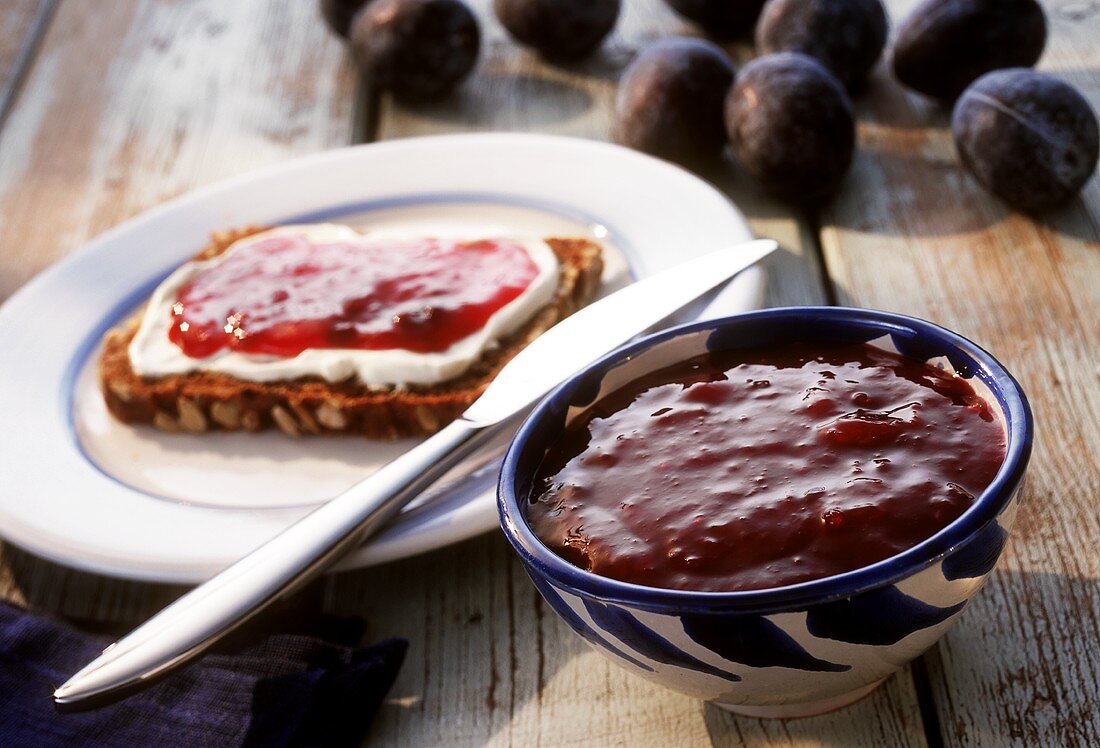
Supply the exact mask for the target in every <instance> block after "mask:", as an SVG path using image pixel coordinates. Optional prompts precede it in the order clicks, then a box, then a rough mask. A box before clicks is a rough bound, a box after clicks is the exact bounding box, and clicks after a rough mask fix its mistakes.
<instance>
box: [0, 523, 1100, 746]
mask: <svg viewBox="0 0 1100 748" xmlns="http://www.w3.org/2000/svg"><path fill="white" fill-rule="evenodd" d="M0 564H2V566H0V568H5V569H6V570H7V572H6V574H0V588H2V589H3V591H4V592H5V595H6V596H7V597H8V598H13V599H16V600H17V601H19V602H25V603H27V604H30V605H32V606H34V607H37V608H40V609H45V610H48V611H51V612H55V613H60V614H63V615H65V616H67V617H70V618H73V619H76V620H78V621H79V622H80V623H82V624H83V625H85V626H89V625H91V626H93V627H94V628H96V629H97V630H101V631H109V632H111V633H120V632H121V631H124V630H125V629H126V628H129V627H131V626H133V625H134V624H136V623H138V622H140V621H141V620H143V619H144V618H146V617H148V616H149V615H151V614H153V613H155V612H156V611H157V610H159V609H160V608H161V607H163V606H164V605H166V604H168V603H169V602H171V600H172V599H174V598H175V597H176V596H177V595H179V594H180V593H181V592H183V591H184V589H185V588H183V587H180V586H175V585H154V584H144V583H136V582H126V581H120V580H111V579H107V578H104V577H98V576H95V575H91V574H86V573H83V572H78V571H73V570H69V569H65V568H63V567H60V566H57V565H55V564H52V563H50V562H47V561H43V560H41V559H38V558H35V557H33V556H31V555H29V554H27V553H25V552H23V551H20V550H18V549H15V548H11V547H5V548H4V549H3V551H2V553H0ZM1098 609H1100V580H1096V579H1087V578H1078V577H1068V576H1064V575H1059V574H1051V573H1036V572H1021V571H1015V570H1000V571H998V572H997V573H996V574H995V575H994V576H993V578H992V579H991V581H990V583H989V585H988V586H987V588H986V589H985V590H983V591H982V593H981V594H979V595H978V596H977V597H976V598H975V599H974V601H973V602H972V603H971V605H970V606H969V608H968V609H967V611H966V612H965V614H964V615H963V617H962V619H961V620H960V622H959V623H958V624H957V625H956V627H955V628H954V629H952V631H951V633H950V634H949V635H948V636H947V638H946V639H945V640H944V641H943V642H941V644H940V645H939V647H938V648H937V649H934V650H932V653H931V654H929V655H927V656H926V657H925V662H926V664H927V667H926V669H927V677H925V675H924V674H923V671H922V672H921V673H919V674H921V678H920V679H918V681H920V688H918V687H917V685H915V683H914V679H913V677H912V675H911V674H910V671H909V670H908V669H907V670H904V671H902V672H901V673H900V674H899V675H898V676H895V677H894V678H891V679H890V680H889V681H888V682H887V683H886V684H885V685H884V686H883V687H882V688H880V689H878V690H877V691H875V692H874V693H873V694H872V695H871V696H869V697H868V698H866V699H864V700H863V701H861V702H859V703H857V704H855V705H853V706H852V707H849V708H847V709H844V710H841V711H839V712H834V713H832V714H829V715H823V716H820V717H813V718H808V719H800V720H790V721H772V720H757V719H749V718H743V717H737V716H735V715H732V714H729V713H728V712H725V711H723V710H720V709H718V708H716V707H712V706H707V705H702V704H700V703H699V702H697V701H694V700H691V699H688V698H687V697H683V696H679V695H677V694H673V693H671V692H668V691H664V690H663V689H660V688H659V687H656V686H654V685H652V684H649V683H647V682H646V681H644V680H642V679H640V678H635V677H633V676H631V675H629V674H628V673H626V672H625V671H622V670H620V669H619V668H617V667H615V666H613V665H611V664H610V663H607V662H606V661H604V660H603V659H602V658H601V657H599V656H598V655H595V654H594V653H592V652H591V651H590V650H588V648H587V647H586V646H585V645H584V644H583V643H582V642H581V641H580V639H579V638H578V637H576V636H574V635H573V634H572V632H570V631H569V630H568V629H567V628H566V626H565V625H564V624H562V623H561V621H559V620H558V618H557V617H556V616H555V615H554V614H553V612H551V611H550V610H549V608H547V607H546V605H545V604H544V603H543V601H542V599H541V597H540V596H539V595H538V593H537V591H536V590H535V588H534V586H533V585H532V584H531V583H530V580H528V579H527V577H526V574H525V573H524V572H523V570H522V568H521V567H520V565H519V563H518V561H517V560H516V559H515V558H514V555H513V553H512V551H511V549H510V548H509V547H508V545H507V542H506V541H505V540H504V538H503V537H502V536H500V535H499V534H498V533H492V534H489V535H486V536H482V537H479V538H475V539H473V540H469V541H466V542H464V543H460V544H457V545H455V546H452V547H449V548H445V549H441V550H439V551H435V552H433V553H428V554H425V555H422V556H418V557H416V558H411V559H407V560H404V561H400V562H396V563H392V564H387V565H384V566H380V567H375V568H371V569H364V570H360V571H355V572H348V573H344V574H339V575H336V576H333V577H329V578H327V579H326V580H324V581H323V582H321V583H318V584H316V585H311V587H310V588H309V589H308V590H307V591H305V592H304V593H302V594H301V595H299V596H297V597H296V598H295V599H294V600H293V601H292V604H291V606H289V607H288V608H287V609H283V610H280V611H275V612H273V614H272V616H271V617H270V618H269V620H270V621H271V622H272V627H273V628H277V627H279V626H285V625H287V624H288V623H289V621H290V620H291V619H294V618H295V617H296V616H298V615H299V614H301V615H308V614H309V613H314V614H315V613H316V612H317V611H319V610H324V611H325V612H329V613H336V614H338V615H355V616H362V617H363V618H365V619H366V620H367V623H368V632H367V637H366V638H367V640H376V639H380V638H384V637H388V636H403V637H406V638H408V639H409V641H410V648H409V654H408V658H407V659H406V662H405V665H404V667H403V668H402V672H401V675H400V677H399V679H398V682H397V683H396V684H395V686H394V688H393V690H392V692H391V694H390V697H389V699H388V700H387V704H386V706H385V707H384V708H383V711H382V712H381V713H380V715H379V718H378V722H377V724H376V727H375V728H374V731H373V733H372V734H373V736H374V738H375V739H378V740H380V742H381V743H384V744H388V743H389V742H394V743H397V744H403V745H414V744H421V745H425V744H439V743H442V742H454V740H455V739H457V740H458V741H459V742H462V741H464V740H465V741H467V742H471V743H477V744H482V743H485V742H518V743H519V744H522V743H523V740H524V738H525V736H533V735H537V734H540V732H539V731H540V730H545V729H548V727H549V725H550V723H554V724H556V725H557V727H554V728H553V731H554V733H555V734H557V735H559V737H562V738H563V739H564V738H565V737H566V735H567V734H568V735H575V736H577V737H580V736H581V735H588V736H589V737H593V736H598V735H599V734H606V736H608V737H611V736H613V735H615V734H617V733H616V732H615V731H616V730H621V729H624V724H625V723H624V720H626V722H629V723H630V724H634V723H637V724H635V725H634V727H632V728H630V730H628V732H631V731H633V733H634V734H641V733H638V730H642V728H643V727H644V725H645V723H646V721H647V720H664V721H665V722H670V721H671V722H674V723H675V724H678V725H682V726H683V728H684V729H685V730H687V732H688V733H691V734H692V735H694V736H695V737H694V738H693V740H692V741H691V742H698V740H699V739H702V738H709V740H710V741H712V742H713V743H714V744H715V745H731V746H732V745H752V744H768V743H773V744H774V743H780V744H801V743H803V742H806V743H813V744H821V745H850V744H852V742H853V741H855V742H856V743H860V742H861V741H862V742H866V741H868V740H870V741H871V742H870V743H867V744H874V740H875V739H876V738H875V737H874V736H876V735H877V736H879V737H881V738H882V740H885V741H887V742H889V741H891V740H895V739H896V738H897V736H899V735H905V736H907V737H909V738H912V739H911V740H910V741H909V742H910V743H911V744H913V745H920V744H923V735H924V729H925V725H926V724H930V725H931V726H932V728H933V729H936V730H938V729H939V728H938V727H937V725H939V724H942V725H943V732H944V733H945V734H950V735H955V736H959V737H960V739H966V738H968V737H971V738H972V737H974V736H981V737H983V739H984V738H985V737H988V738H989V739H990V740H991V741H992V742H997V740H998V739H1000V738H1004V739H1008V737H1009V736H1011V735H1016V736H1029V735H1030V736H1035V737H1036V738H1037V739H1038V740H1040V741H1041V738H1042V735H1043V734H1045V731H1046V730H1051V729H1053V730H1054V731H1055V734H1062V735H1064V736H1070V735H1073V734H1077V733H1076V732H1075V731H1077V730H1079V729H1080V726H1081V725H1087V724H1089V723H1090V720H1093V719H1094V718H1095V715H1090V714H1087V713H1084V712H1082V711H1081V710H1084V709H1087V708H1089V707H1088V706H1087V705H1090V704H1095V703H1097V701H1100V686H1098V685H1097V684H1098V683H1100V678H1098V677H1097V676H1098V675H1100V654H1098V653H1097V652H1095V651H1090V650H1088V642H1087V636H1082V635H1077V636H1076V637H1075V635H1074V634H1073V633H1072V630H1073V629H1074V628H1075V627H1077V628H1079V627H1082V626H1089V625H1091V624H1090V621H1091V622H1095V611H1096V610H1098ZM1043 611H1046V613H1045V614H1044V613H1043ZM1090 611H1091V613H1090ZM1055 618H1056V619H1057V620H1055ZM1061 629H1067V630H1068V631H1062V630H1061ZM1044 632H1046V634H1044ZM1052 632H1053V633H1052ZM1074 640H1077V641H1080V642H1081V648H1080V651H1076V650H1075V651H1069V649H1065V648H1063V649H1059V648H1057V647H1054V646H1053V644H1052V643H1053V642H1056V641H1057V642H1063V643H1064V642H1067V641H1074ZM1060 659H1061V660H1072V661H1073V662H1072V663H1062V664H1061V666H1060V667H1053V668H1051V669H1050V671H1052V672H1069V671H1074V670H1076V671H1077V672H1080V674H1081V679H1080V681H1079V682H1061V681H1058V680H1056V679H1054V680H1052V679H1051V678H1049V677H1047V672H1048V670H1047V669H1046V668H1044V667H1042V666H1041V663H1048V664H1050V663H1051V662H1052V661H1054V660H1060ZM956 689H961V692H960V693H956ZM987 689H992V690H994V691H996V692H998V693H1000V694H1001V695H1000V696H998V697H997V698H996V702H997V704H998V706H997V713H998V714H999V715H1000V716H999V718H998V723H997V724H992V723H988V724H987V723H985V722H982V721H981V720H977V719H975V717H974V716H973V714H974V711H973V709H971V708H970V706H972V705H968V704H967V703H962V702H959V697H960V696H961V695H962V694H965V693H974V692H975V690H977V691H979V692H984V691H986V690H987ZM1005 689H1007V692H1005ZM933 700H934V701H935V704H936V705H937V708H935V709H934V710H933V708H932V707H931V703H932V701H933ZM918 702H924V703H923V706H924V711H925V714H924V715H923V716H922V714H921V710H920V709H918V708H917V704H918ZM1066 705H1070V706H1072V705H1076V707H1073V708H1069V709H1067V708H1066ZM929 712H934V713H933V714H932V715H931V717H930V715H929ZM1079 712H1080V713H1079ZM929 719H931V722H929ZM563 720H564V721H567V722H570V724H569V725H568V726H563V724H564V723H563ZM456 730H458V731H459V732H460V733H461V734H460V735H457V733H456V732H455V731H456ZM642 732H644V730H643V731H642ZM987 733H988V734H987ZM456 735H457V737H456Z"/></svg>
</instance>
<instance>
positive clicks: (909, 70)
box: [894, 0, 1047, 102]
mask: <svg viewBox="0 0 1100 748" xmlns="http://www.w3.org/2000/svg"><path fill="white" fill-rule="evenodd" d="M1046 40H1047V22H1046V17H1045V16H1044V15H1043V9H1042V7H1041V6H1040V5H1039V3H1037V2H1036V1H1035V0H925V2H923V3H921V4H920V5H918V6H917V7H916V8H915V9H914V10H913V12H912V13H911V14H910V15H909V17H908V18H906V19H905V21H904V22H903V23H902V24H901V26H900V28H898V36H897V39H896V40H895V41H894V75H895V76H897V79H898V80H899V81H901V82H902V83H903V84H905V85H906V86H908V87H909V88H911V89H913V90H914V91H919V92H920V93H922V94H925V95H926V96H931V97H932V98H934V99H940V100H942V101H945V102H950V101H954V100H955V99H956V98H957V97H958V96H959V94H961V93H962V92H963V90H964V89H965V88H966V87H967V86H969V85H970V84H971V83H973V82H974V81H975V80H977V79H978V78H979V77H981V76H982V75H984V74H985V73H988V72H989V71H991V70H998V69H1000V68H1014V67H1031V66H1032V65H1034V64H1035V63H1036V62H1038V61H1039V58H1040V57H1041V56H1042V54H1043V47H1044V46H1046Z"/></svg>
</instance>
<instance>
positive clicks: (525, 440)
mask: <svg viewBox="0 0 1100 748" xmlns="http://www.w3.org/2000/svg"><path fill="white" fill-rule="evenodd" d="M753 320H768V321H772V322H777V321H782V320H787V321H791V322H797V321H802V322H812V323H816V324H821V323H822V322H825V323H828V322H838V323H843V324H845V325H847V326H848V327H849V328H851V327H853V326H862V327H863V328H864V329H865V330H867V331H871V332H876V333H880V334H879V335H875V336H873V337H871V338H867V340H872V339H874V338H875V337H882V336H887V335H891V336H892V335H896V334H901V335H903V336H906V337H908V338H910V339H912V338H913V337H914V336H916V337H917V338H919V339H920V340H922V341H931V342H932V343H933V346H934V349H935V351H936V352H937V353H936V355H948V357H949V358H952V356H954V357H955V358H956V359H957V360H953V363H954V365H955V366H956V368H958V367H959V362H958V361H961V362H963V363H964V364H968V365H969V366H970V367H971V368H972V371H971V375H972V376H979V377H981V379H982V380H983V381H984V382H985V383H986V384H987V385H988V386H989V388H990V390H991V391H992V393H993V395H994V397H995V398H996V400H997V402H998V404H999V405H1000V407H1001V409H1002V411H1003V412H1004V414H1005V421H1006V424H1005V427H1006V441H1007V445H1006V452H1005V459H1004V462H1003V463H1002V464H1001V468H1000V470H999V471H998V472H997V475H996V476H995V477H994V478H993V482H992V483H990V485H989V486H988V487H987V488H986V489H985V491H983V492H982V493H981V495H979V496H978V498H977V500H976V501H975V502H974V504H973V505H972V506H971V507H970V508H969V509H968V510H967V511H966V512H964V513H963V514H962V515H961V516H959V517H958V518H957V519H956V520H955V521H954V522H952V523H951V524H949V525H948V526H947V527H945V528H943V529H942V530H940V531H939V532H938V533H936V534H935V535H933V536H931V537H930V538H928V539H927V540H924V541H922V542H921V543H918V544H917V545H915V546H913V547H912V548H910V549H908V550H906V551H903V552H902V553H899V554H897V555H896V556H891V557H890V558H887V559H884V560H882V561H879V562H877V563H874V564H871V565H870V566H864V567H861V568H859V569H855V570H853V571H849V572H845V573H843V574H837V575H834V576H830V577H824V578H822V579H815V580H812V581H809V582H802V583H799V584H793V585H788V586H785V587H774V588H769V589H762V590H746V591H741V592H702V591H694V590H675V589H664V588H660V587H649V586H645V585H640V584H633V583H630V582H623V581H619V580H616V579H610V578H608V577H602V576H599V575H597V574H593V573H592V572H589V571H585V570H584V569H581V568H579V567H577V566H574V565H573V564H571V563H569V562H568V561H566V560H565V559H563V558H562V557H560V556H558V555H557V554H556V553H554V552H553V551H552V550H550V549H549V548H548V547H547V546H546V545H544V544H543V543H542V541H541V540H539V538H538V537H537V536H536V535H535V534H534V532H533V531H532V530H531V528H530V526H529V525H528V524H527V519H526V515H525V512H524V511H523V509H522V507H521V506H520V503H519V497H518V495H517V491H516V487H517V481H518V475H517V463H518V462H519V458H520V455H521V453H522V452H523V450H524V449H525V448H527V447H528V445H529V444H531V443H535V442H537V441H539V440H540V436H541V435H540V432H541V431H543V429H542V426H543V421H544V419H546V418H547V417H549V416H550V415H551V414H553V413H560V412H562V409H563V408H565V407H568V403H569V401H570V399H571V396H572V395H573V394H574V393H575V392H576V391H577V390H578V389H580V388H581V387H582V386H583V385H584V384H585V383H586V382H587V381H588V380H589V379H590V378H591V377H593V376H596V375H602V374H603V373H605V372H606V371H607V370H609V369H611V368H612V367H613V366H614V365H616V364H618V363H620V362H622V361H624V360H626V359H627V358H629V357H632V356H635V355H637V354H638V353H640V352H642V351H643V350H645V349H648V348H650V347H652V346H654V345H657V344H659V343H663V342H665V341H668V340H671V339H673V338H675V337H679V336H681V335H687V334H691V333H696V332H701V331H707V330H711V331H716V330H720V329H723V328H726V327H729V326H733V325H736V324H738V323H742V322H751V321H753ZM1033 430H1034V425H1033V422H1032V415H1031V408H1030V406H1029V405H1028V402H1027V397H1026V396H1025V395H1024V392H1023V390H1022V389H1021V387H1020V385H1019V383H1018V382H1017V381H1016V380H1015V379H1014V378H1013V376H1012V375H1011V374H1009V373H1008V371H1007V370H1006V369H1005V368H1004V366H1002V365H1001V363H1000V362H999V361H997V359H995V358H994V357H993V356H992V355H991V354H990V353H989V352H988V351H986V350H985V349H983V348H981V347H980V346H978V345H976V344H975V343H973V342H971V341H970V340H967V339H966V338H964V337H962V336H961V335H958V334H957V333H953V332H951V331H950V330H946V329H944V328H942V327H940V326H938V325H935V324H932V323H931V322H927V321H925V320H921V319H917V318H915V317H908V316H906V315H901V314H894V313H892V312H882V311H876V310H870V309H852V308H846V307H783V308H777V309H765V310H761V311H756V312H748V313H745V314H739V315H735V316H732V317H724V318H721V319H714V320H707V321H704V322H694V323H691V324H687V325H681V326H678V327H673V328H670V329H668V330H664V331H662V332H659V333H656V334H654V335H650V336H648V337H645V338H642V339H641V340H638V341H636V342H634V343H631V344H628V345H627V346H624V347H622V348H619V349H617V350H616V351H613V352H612V353H610V354H608V355H606V356H604V357H603V358H601V359H600V360H598V361H596V362H595V363H593V364H591V365H590V366H587V367H585V368H584V369H582V370H581V371H580V372H578V373H577V374H574V375H573V376H572V377H571V378H570V379H568V380H566V381H565V382H563V383H562V384H561V385H559V386H558V387H557V388H555V389H554V390H553V391H552V392H551V393H550V394H549V395H548V396H547V397H546V398H544V399H543V400H542V401H541V402H540V403H539V404H538V405H537V406H536V407H535V409H534V410H533V411H532V412H531V414H530V415H529V416H528V417H527V419H526V420H525V421H524V422H523V424H522V425H521V426H520V428H519V430H518V431H517V433H516V435H515V437H514V438H513V439H512V442H511V444H509V446H508V451H507V453H506V454H505V456H504V462H503V465H502V467H501V477H500V483H499V486H498V492H497V508H498V511H499V513H500V521H501V527H502V528H503V529H504V534H505V536H506V537H507V538H508V541H509V542H510V543H511V544H512V547H513V548H515V550H516V552H517V553H519V554H520V556H521V558H522V559H523V560H524V561H525V563H527V564H528V565H529V566H530V567H532V568H533V569H535V570H537V571H538V573H540V574H543V575H545V576H547V577H549V578H550V579H552V580H553V581H554V582H556V583H557V584H558V585H560V586H562V587H564V588H565V589H567V590H569V591H571V592H573V593H575V594H578V595H581V596H583V597H588V598H596V599H599V600H603V601H610V602H615V603H621V604H626V605H632V606H635V607H639V608H643V609H649V610H653V611H655V612H668V611H684V610H691V611H699V612H739V613H740V612H744V613H754V612H763V611H769V612H779V611H782V610H790V609H794V608H801V607H805V606H807V605H813V604H818V603H823V602H828V601H831V600H836V599H840V598H846V597H851V596H853V595H856V594H859V593H861V592H865V591H867V590H869V589H873V588H876V587H882V586H886V585H889V584H893V583H894V582H896V581H898V580H900V579H903V578H905V577H909V576H911V575H913V574H915V573H917V572H918V571H921V570H922V569H924V568H927V567H929V566H931V565H933V564H935V563H936V562H937V561H939V560H940V559H942V558H943V557H944V556H945V555H947V554H948V553H950V552H951V551H954V550H956V549H957V548H959V547H960V546H962V545H965V544H966V543H967V541H969V540H970V539H971V538H972V537H974V535H975V534H976V533H977V532H978V531H979V530H981V529H982V528H983V527H985V526H986V525H987V524H988V523H989V522H992V521H994V520H995V519H996V518H997V517H998V516H999V515H1000V513H1001V512H1002V511H1003V510H1004V509H1005V508H1006V507H1007V505H1008V503H1009V500H1010V499H1011V498H1012V495H1013V494H1014V493H1015V491H1016V488H1017V487H1018V485H1019V483H1020V479H1021V478H1022V477H1023V474H1024V470H1025V469H1026V467H1027V463H1028V459H1029V457H1030V454H1031V442H1032V437H1033Z"/></svg>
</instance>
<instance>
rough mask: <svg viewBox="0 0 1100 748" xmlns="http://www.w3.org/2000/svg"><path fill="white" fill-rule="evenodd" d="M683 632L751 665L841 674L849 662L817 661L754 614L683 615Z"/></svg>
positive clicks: (732, 659)
mask: <svg viewBox="0 0 1100 748" xmlns="http://www.w3.org/2000/svg"><path fill="white" fill-rule="evenodd" d="M680 621H681V622H682V623H683V624H684V633H686V634H687V635H688V637H689V638H690V639H691V640H692V641H694V642H697V643H698V644H699V645H700V646H703V647H706V648H707V649H709V650H710V651H711V652H714V653H715V654H716V655H718V656H719V657H722V658H723V659H725V660H728V661H730V662H737V663H741V664H742V665H751V666H752V667H785V668H791V669H793V670H808V671H810V672H818V673H843V672H844V671H846V670H851V669H852V666H851V665H840V664H837V663H835V662H827V661H825V660H819V659H818V658H816V657H814V656H813V655H811V654H810V653H809V652H807V651H806V650H805V649H803V648H802V647H801V646H800V645H799V644H798V642H796V641H795V640H794V639H792V638H791V637H790V636H789V635H788V634H787V633H786V632H785V631H783V629H781V628H780V627H779V626H776V625H775V624H774V623H772V622H771V621H769V620H768V619H767V618H765V617H764V616H758V615H683V616H680Z"/></svg>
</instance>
